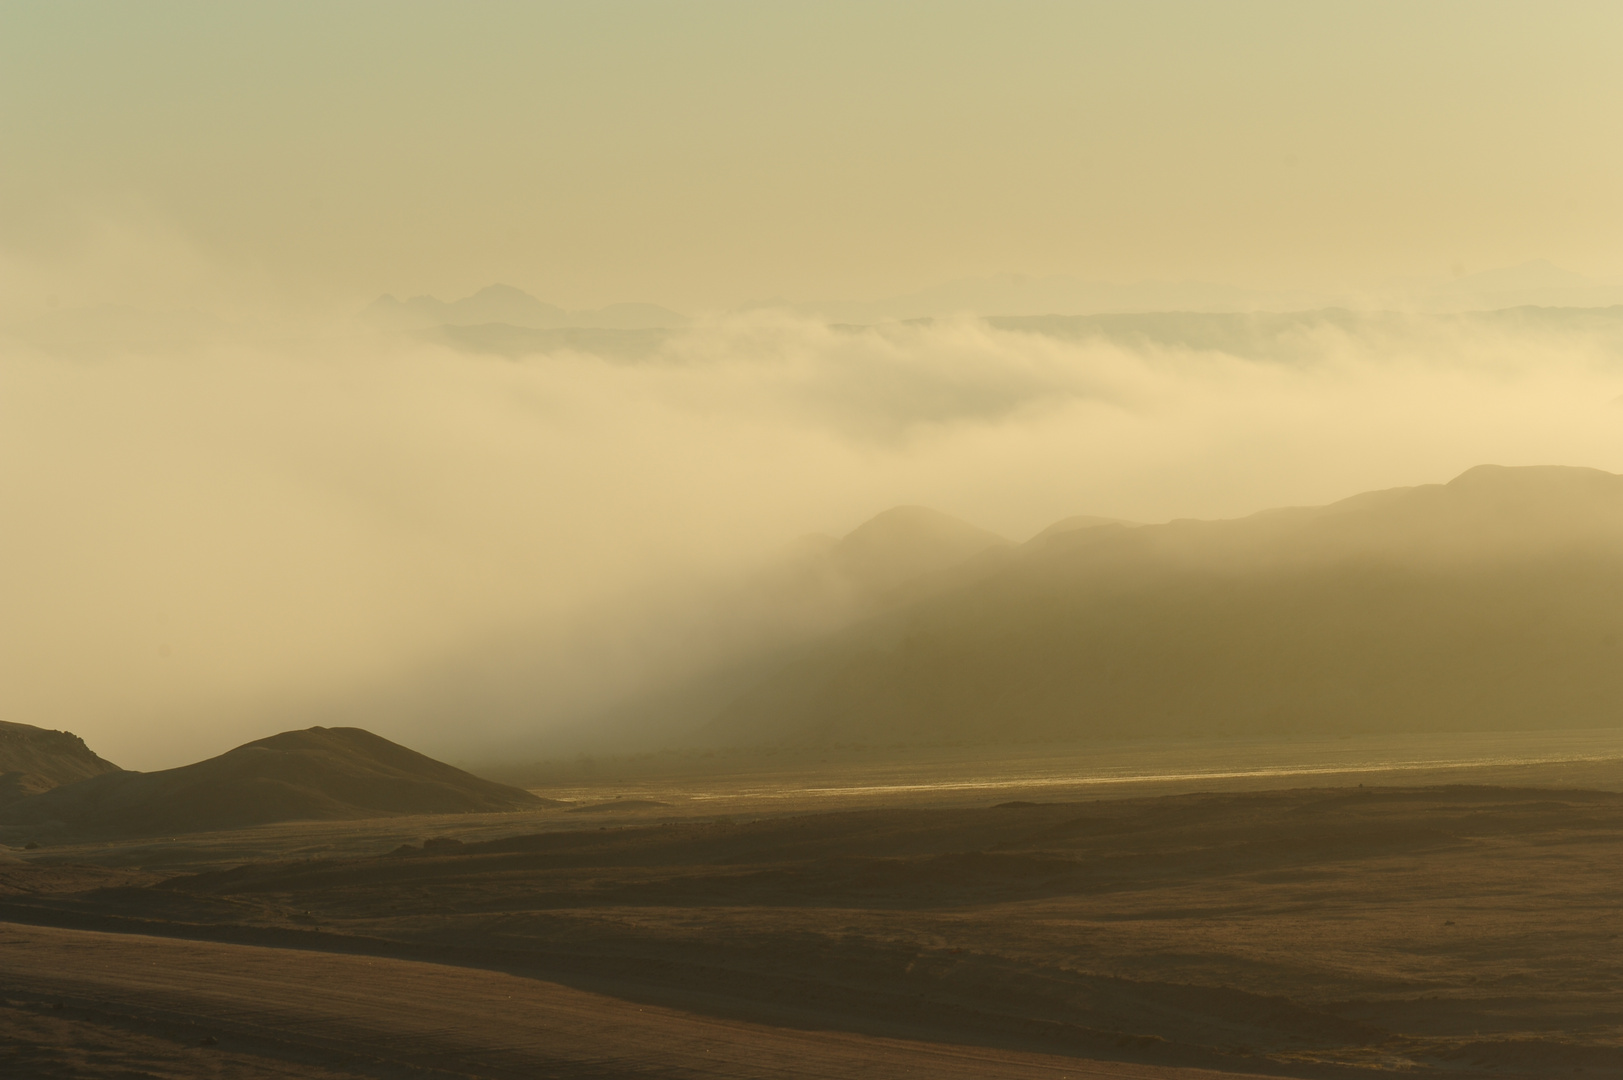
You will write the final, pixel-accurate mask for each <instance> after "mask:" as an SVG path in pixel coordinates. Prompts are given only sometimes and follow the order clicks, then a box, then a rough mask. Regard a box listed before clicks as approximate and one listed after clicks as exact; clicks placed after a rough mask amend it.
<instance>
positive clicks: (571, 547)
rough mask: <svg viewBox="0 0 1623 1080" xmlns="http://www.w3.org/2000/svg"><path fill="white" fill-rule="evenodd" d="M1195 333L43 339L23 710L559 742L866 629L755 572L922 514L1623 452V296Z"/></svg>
mask: <svg viewBox="0 0 1623 1080" xmlns="http://www.w3.org/2000/svg"><path fill="white" fill-rule="evenodd" d="M1187 321H1188V320H1187V318H1185V320H1184V322H1182V323H1180V322H1178V321H1177V320H1176V319H1174V318H1173V317H1170V316H1168V317H1161V318H1160V321H1157V319H1156V317H1153V316H1152V317H1146V318H1145V319H1143V320H1140V322H1138V323H1135V324H1132V325H1128V326H1119V325H1112V324H1109V323H1108V322H1105V323H1086V321H1085V320H1084V321H1082V322H1080V323H1079V322H1078V321H1077V320H1070V321H1069V322H1067V321H1066V320H1058V321H1055V320H1049V321H1048V322H1044V321H1043V320H1040V319H1036V320H1025V321H1021V320H1011V319H1001V320H1000V319H996V318H992V319H987V318H982V317H978V316H976V315H973V314H968V313H966V314H961V315H957V316H946V317H941V318H936V319H931V320H923V321H913V322H883V323H878V324H874V325H849V324H830V323H828V322H826V321H825V320H823V319H821V318H818V317H815V316H812V315H808V314H805V313H796V312H792V311H788V310H784V309H774V308H767V309H752V310H742V311H734V312H711V313H698V314H696V315H695V316H694V317H693V318H692V319H691V321H690V322H688V323H687V324H686V325H684V326H681V327H674V328H669V329H664V330H660V331H659V332H658V333H657V334H655V335H654V336H652V337H646V336H645V337H644V338H642V339H638V340H637V341H634V342H632V343H631V345H630V346H627V345H626V344H625V342H624V340H622V339H615V340H613V341H610V342H608V343H607V344H605V343H604V342H602V341H599V342H593V341H590V340H587V341H584V342H577V343H573V344H572V343H570V342H569V341H564V340H548V341H541V342H540V343H538V344H537V343H534V342H532V343H530V344H528V345H526V344H524V343H522V342H521V343H520V344H519V345H517V346H515V345H513V344H512V343H507V344H506V345H502V346H490V345H489V343H481V342H478V341H474V342H469V341H467V340H451V339H444V338H441V339H435V338H434V337H433V336H432V335H429V334H425V333H424V332H419V331H402V330H394V329H380V328H378V327H377V326H376V325H375V324H374V323H372V322H368V321H367V320H366V319H365V318H363V317H361V316H359V315H357V316H346V317H335V318H329V319H325V320H319V321H317V320H309V319H305V320H302V321H300V322H297V323H289V322H287V321H282V322H278V323H274V324H270V323H263V322H252V321H246V320H237V321H232V320H231V319H229V318H223V317H212V316H211V317H205V316H201V315H198V314H196V313H195V312H185V311H180V312H171V313H169V314H166V315H155V314H152V313H151V312H150V311H148V312H146V313H142V312H140V311H138V310H134V309H121V308H113V307H104V308H89V309H79V310H70V309H60V310H56V311H52V312H49V313H45V314H39V315H36V316H34V317H33V318H31V319H24V320H15V321H14V322H13V324H12V326H11V328H10V332H9V334H8V336H7V338H6V340H5V343H4V345H3V352H0V380H3V385H0V410H3V413H4V415H3V418H0V442H3V447H0V456H3V459H4V461H5V462H6V463H7V465H6V468H5V470H4V473H3V478H0V483H3V484H4V491H3V493H0V498H3V500H4V502H5V505H6V506H7V507H8V510H7V518H8V526H7V528H6V529H5V530H4V531H3V532H0V567H3V569H0V575H3V591H4V594H5V596H6V597H7V600H6V607H7V610H8V613H9V615H8V618H7V619H6V620H5V621H4V624H3V629H0V633H4V635H5V641H4V642H3V648H0V655H3V656H4V660H3V661H0V663H3V664H4V671H3V673H0V685H3V686H4V688H5V689H4V695H5V696H4V700H3V701H0V709H3V711H4V715H5V717H6V718H7V719H9V720H12V721H14V722H24V723H30V724H35V725H38V726H44V727H62V728H68V729H71V730H73V731H75V732H78V733H80V734H83V735H84V736H86V738H87V739H89V740H90V741H91V743H92V744H93V745H95V746H96V747H97V748H98V749H100V750H101V751H102V752H103V753H105V754H106V755H107V756H108V757H110V758H112V759H114V760H116V761H119V762H120V763H122V764H124V765H126V766H132V767H161V766H166V765H172V764H176V763H179V762H181V761H184V760H190V759H193V758H196V757H199V756H203V755H204V754H207V753H213V752H216V751H218V750H221V749H224V748H226V747H228V746H230V745H234V744H236V743H238V742H240V741H243V740H244V739H245V738H249V737H256V736H258V735H261V734H265V733H268V732H270V731H274V730H280V729H281V728H285V727H287V726H290V725H289V721H291V720H293V719H294V718H295V717H296V718H298V719H299V720H300V721H303V720H306V719H308V720H310V721H312V722H331V723H356V724H361V725H363V726H366V727H369V728H371V729H372V730H376V731H378V732H379V733H381V734H384V735H386V736H388V737H390V738H395V739H399V740H402V741H406V742H408V743H409V744H411V745H415V746H421V747H423V748H425V749H428V750H429V751H430V752H436V753H439V754H440V755H442V756H447V755H448V756H452V757H453V758H454V759H460V760H467V759H470V758H475V757H478V756H480V755H482V754H486V753H492V752H495V751H497V750H499V749H500V748H503V747H507V746H512V745H515V744H517V743H518V742H523V743H524V745H525V746H526V747H528V748H531V749H532V750H533V752H536V753H538V754H539V753H545V752H546V750H547V749H548V746H549V743H548V737H549V734H550V733H554V732H559V733H561V732H565V731H568V732H571V733H572V734H571V735H570V738H571V739H574V740H576V741H578V737H579V733H580V732H581V731H582V730H589V728H590V724H591V722H592V720H593V718H594V717H596V716H599V715H601V714H603V713H604V712H605V711H610V710H612V709H613V707H614V706H615V705H616V704H617V703H620V702H622V701H624V700H625V699H627V698H628V697H630V696H633V695H634V694H635V693H637V692H639V691H641V690H643V689H646V688H647V687H648V686H650V685H652V684H655V683H658V682H659V681H660V680H671V679H679V678H680V677H681V676H682V674H683V673H684V672H686V671H689V670H698V669H700V668H703V667H705V666H706V665H714V664H716V663H720V662H724V661H725V659H726V657H727V656H728V655H729V654H730V652H732V651H736V650H737V649H738V648H740V647H741V642H745V641H748V640H751V639H758V638H759V637H761V635H763V634H766V635H769V636H770V635H773V634H776V635H780V636H787V637H794V636H795V635H797V634H808V633H812V632H815V631H817V630H819V629H824V628H827V627H828V626H832V625H836V624H839V623H840V622H841V621H842V620H847V619H849V618H851V617H854V615H853V613H852V612H850V611H840V610H834V609H832V608H830V607H829V603H828V601H827V598H826V597H825V598H824V599H823V600H822V601H820V602H819V603H820V604H821V606H817V605H812V607H813V608H815V610H813V609H809V608H807V607H806V606H805V605H802V606H801V608H800V609H796V607H795V605H794V604H789V605H784V604H772V605H768V604H766V603H765V602H764V601H763V600H762V599H761V597H762V596H763V595H765V594H762V593H761V591H760V590H759V589H758V588H754V587H753V586H752V585H751V584H750V583H752V582H757V583H758V582H759V581H760V580H761V575H763V574H768V575H769V574H770V573H771V572H772V569H773V567H774V566H776V565H779V564H780V563H782V562H783V561H784V560H786V559H789V558H791V557H792V555H793V552H794V551H795V550H796V545H797V544H798V543H803V542H804V540H803V538H804V537H805V536H806V535H807V534H829V535H833V536H839V535H843V534H844V533H846V532H849V531H850V530H851V529H853V528H855V527H856V526H858V525H859V524H861V523H862V522H863V521H865V520H866V519H868V518H870V517H872V516H873V515H875V514H877V513H879V512H881V511H883V510H886V509H887V508H889V507H892V506H897V505H922V506H927V507H931V508H934V509H936V510H939V511H942V512H945V513H947V514H950V515H953V516H955V517H957V518H961V519H963V520H965V521H967V522H971V523H973V524H975V525H977V526H980V527H982V528H984V529H987V530H990V531H992V532H994V533H997V534H999V535H1001V536H1002V537H1005V538H1007V539H1009V540H1012V541H1016V542H1019V541H1024V540H1026V539H1027V538H1029V537H1030V536H1032V535H1033V534H1035V533H1037V532H1038V531H1039V530H1041V529H1043V528H1044V527H1046V526H1048V525H1049V524H1051V523H1052V522H1054V521H1057V520H1059V519H1061V518H1065V517H1067V516H1069V515H1076V514H1091V515H1101V516H1104V517H1110V518H1120V519H1127V520H1131V521H1136V522H1151V523H1153V522H1158V521H1166V520H1168V519H1172V518H1184V517H1198V518H1225V517H1235V516H1240V515H1244V514H1249V513H1252V512H1255V511H1258V510H1262V509H1266V508H1269V507H1275V506H1289V505H1314V504H1322V503H1328V502H1331V501H1333V500H1336V499H1339V498H1342V497H1345V496H1349V495H1352V494H1356V493H1358V492H1361V491H1366V490H1372V489H1380V488H1388V487H1395V486H1402V485H1412V484H1419V483H1431V482H1441V481H1444V480H1448V479H1450V478H1452V477H1453V476H1455V475H1457V474H1458V473H1460V472H1462V471H1464V470H1465V469H1467V468H1469V467H1471V466H1473V465H1477V464H1482V463H1498V464H1506V465H1525V464H1552V463H1553V464H1584V465H1589V466H1593V467H1598V468H1602V469H1609V470H1623V449H1620V445H1623V444H1620V443H1619V440H1618V435H1619V431H1620V426H1623V406H1620V404H1619V399H1620V395H1623V351H1620V346H1623V322H1619V321H1617V320H1615V319H1613V318H1611V317H1610V313H1602V314H1599V315H1596V314H1594V313H1591V315H1590V316H1588V317H1581V316H1580V315H1579V314H1578V313H1568V314H1565V315H1563V314H1561V313H1551V312H1541V311H1538V310H1534V309H1525V310H1522V311H1520V312H1516V311H1512V312H1501V313H1480V312H1479V313H1455V314H1422V313H1409V314H1402V313H1397V314H1394V313H1367V314H1361V315H1360V314H1351V313H1348V312H1345V311H1326V312H1321V313H1317V314H1314V313H1309V314H1303V315H1297V316H1291V317H1288V318H1281V317H1277V316H1265V315H1236V316H1229V317H1226V320H1219V321H1218V322H1215V323H1212V325H1210V326H1205V327H1204V328H1201V327H1196V328H1195V330H1196V331H1198V332H1193V331H1191V329H1190V327H1189V326H1188V325H1187ZM835 607H838V605H837V604H836V605H835ZM582 725H585V728H584V729H583V727H582ZM560 738H562V736H561V735H560ZM559 745H560V746H561V745H563V744H562V743H559ZM570 745H573V743H570Z"/></svg>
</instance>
